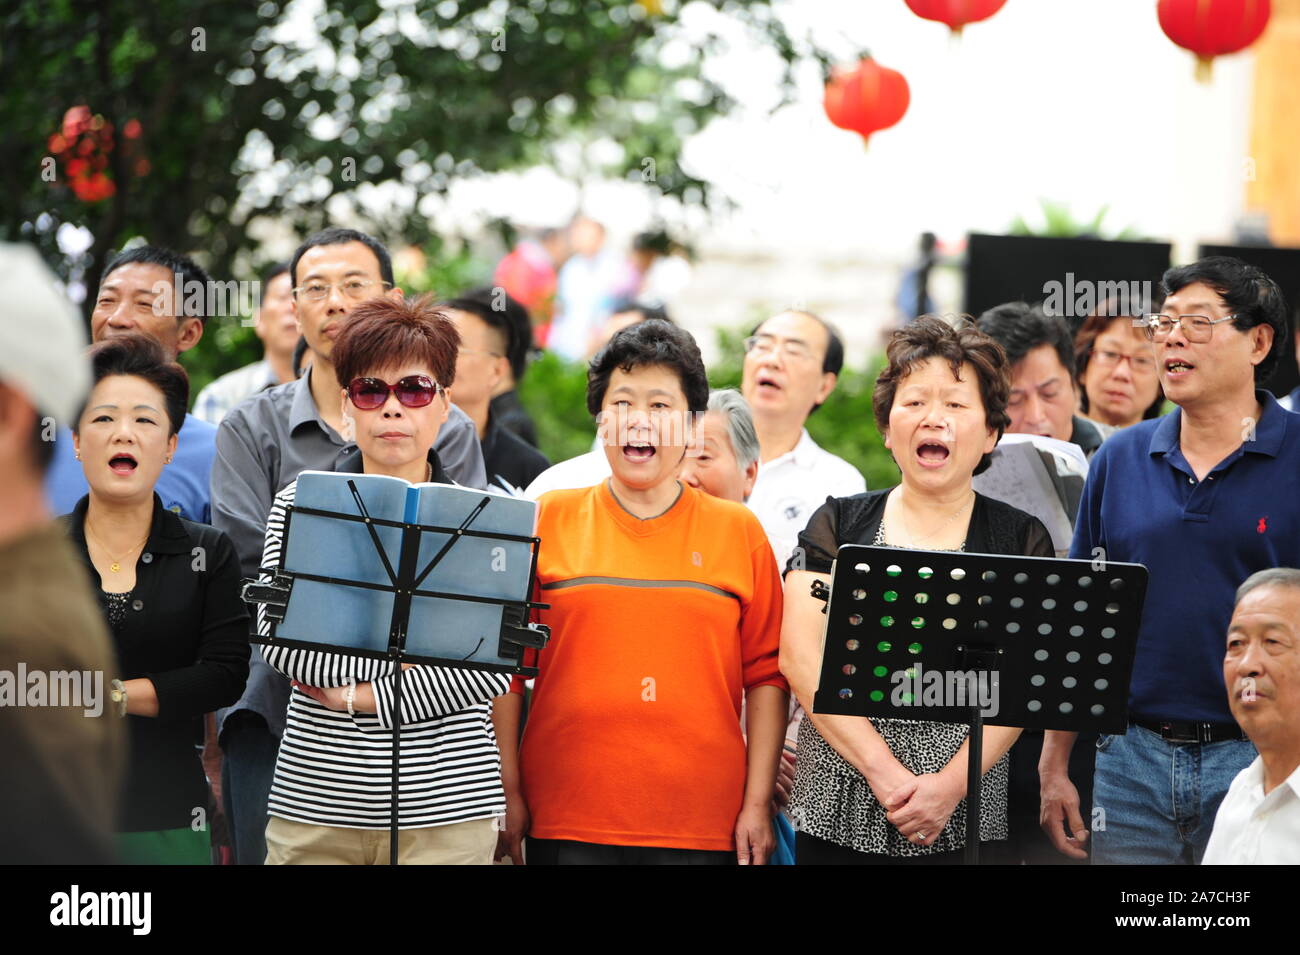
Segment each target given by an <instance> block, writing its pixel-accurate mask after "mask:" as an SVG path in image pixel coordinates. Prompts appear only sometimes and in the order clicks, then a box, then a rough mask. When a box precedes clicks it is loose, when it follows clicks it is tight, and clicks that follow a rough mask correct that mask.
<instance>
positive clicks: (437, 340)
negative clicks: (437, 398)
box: [331, 295, 460, 388]
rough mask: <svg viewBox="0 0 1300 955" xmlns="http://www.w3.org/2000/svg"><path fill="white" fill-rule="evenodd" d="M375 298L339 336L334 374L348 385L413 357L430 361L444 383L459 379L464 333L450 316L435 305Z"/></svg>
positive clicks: (358, 310)
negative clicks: (353, 380) (457, 362)
mask: <svg viewBox="0 0 1300 955" xmlns="http://www.w3.org/2000/svg"><path fill="white" fill-rule="evenodd" d="M429 302H430V298H429V296H427V295H426V296H423V297H421V298H418V299H416V300H415V301H408V300H406V299H397V300H396V301H395V300H393V299H391V298H386V297H385V298H375V299H371V300H370V301H368V302H366V303H364V304H362V305H358V306H357V307H356V308H355V309H353V310H352V314H351V315H349V316H348V319H347V321H346V322H345V323H344V325H343V328H342V330H341V331H340V332H339V334H338V338H336V339H335V341H334V352H333V354H332V356H331V357H332V358H333V361H334V373H335V374H336V375H337V376H338V379H339V385H341V386H342V387H344V388H346V387H347V386H348V383H349V382H350V381H352V379H354V378H359V377H361V376H363V375H365V374H366V373H367V372H375V371H378V370H379V369H381V368H393V367H395V366H397V365H404V364H407V363H411V362H418V363H421V364H425V365H428V366H429V369H430V370H431V371H432V372H433V377H434V379H435V380H436V381H437V383H438V384H440V385H442V386H443V387H444V388H450V387H451V385H452V382H454V381H455V380H456V355H457V353H458V352H459V350H460V333H459V332H458V331H456V326H455V325H453V324H452V322H451V320H450V319H449V318H447V316H446V315H445V314H444V313H443V312H440V311H439V310H438V309H436V308H434V307H433V306H432V305H431V304H429Z"/></svg>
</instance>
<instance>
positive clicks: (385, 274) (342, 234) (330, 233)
mask: <svg viewBox="0 0 1300 955" xmlns="http://www.w3.org/2000/svg"><path fill="white" fill-rule="evenodd" d="M348 242H360V243H361V244H362V245H364V246H365V247H366V248H367V249H369V250H370V251H371V252H373V253H375V258H376V259H378V260H379V277H380V278H381V279H383V280H384V281H385V282H387V283H388V284H389V285H390V286H393V285H396V284H397V282H396V280H395V279H394V278H393V259H392V256H390V255H389V254H388V249H386V248H385V247H384V243H382V242H380V241H379V240H378V239H375V238H372V237H371V236H368V235H366V234H365V233H364V232H358V231H357V230H356V229H322V230H321V231H320V232H317V233H314V234H313V235H309V236H307V238H305V239H303V242H302V245H300V246H298V248H297V250H295V251H294V253H293V258H292V259H290V260H289V281H290V282H291V283H292V284H293V287H294V288H297V287H298V260H299V259H301V258H302V257H303V255H304V254H306V252H307V250H308V249H314V248H315V247H316V246H318V245H344V244H346V243H348Z"/></svg>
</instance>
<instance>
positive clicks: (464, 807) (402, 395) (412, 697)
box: [257, 298, 509, 865]
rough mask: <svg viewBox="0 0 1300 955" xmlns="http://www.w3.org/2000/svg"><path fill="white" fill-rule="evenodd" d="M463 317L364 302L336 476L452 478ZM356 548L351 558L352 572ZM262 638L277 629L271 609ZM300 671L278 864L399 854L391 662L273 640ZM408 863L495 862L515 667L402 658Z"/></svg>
mask: <svg viewBox="0 0 1300 955" xmlns="http://www.w3.org/2000/svg"><path fill="white" fill-rule="evenodd" d="M459 347H460V339H459V336H458V335H457V333H456V329H455V326H453V325H452V324H451V322H450V321H448V320H447V318H446V317H445V316H444V315H443V314H442V313H441V312H438V311H436V310H435V309H433V308H431V307H430V306H429V305H428V303H427V300H425V299H421V300H419V301H417V302H406V301H403V300H397V301H394V300H391V299H386V298H384V299H374V300H372V301H369V302H366V303H365V304H364V305H361V306H359V307H358V308H356V309H355V310H354V311H353V313H352V316H351V317H350V318H349V320H348V322H347V323H346V324H345V325H344V326H343V329H342V330H341V331H340V332H339V334H338V337H337V339H336V340H335V343H334V351H333V361H334V368H335V371H336V373H337V375H338V379H339V384H340V386H341V387H342V388H343V419H344V427H345V430H346V431H347V432H350V434H349V435H348V436H350V437H351V438H352V440H354V441H355V442H356V450H355V452H354V453H353V454H352V456H351V457H348V458H345V459H344V460H343V462H342V463H341V464H340V465H339V467H338V470H339V471H344V472H354V473H364V474H386V475H389V476H392V477H398V478H402V479H404V480H406V481H410V482H411V483H412V484H418V483H422V482H427V481H433V482H437V483H442V484H451V483H453V482H452V481H451V480H450V478H448V477H447V475H446V473H445V472H444V471H443V469H442V465H441V464H440V463H439V462H438V455H437V453H436V452H435V451H434V450H433V445H434V441H435V440H436V439H437V437H438V429H439V427H441V425H442V423H443V422H444V421H446V420H447V412H448V399H447V391H446V389H447V388H448V387H449V386H450V385H451V383H452V381H453V379H454V378H455V374H456V353H457V350H458V348H459ZM296 491H297V482H296V481H295V482H293V483H292V484H289V485H288V486H287V487H285V488H284V490H282V491H281V492H280V493H279V494H277V495H276V497H275V503H274V505H273V506H272V508H271V513H270V515H269V516H268V518H267V526H266V546H265V549H264V550H263V553H262V567H263V569H264V570H265V571H266V572H267V573H268V574H269V573H270V572H272V571H273V570H274V568H275V567H276V566H277V565H278V564H279V560H280V550H281V547H282V546H283V540H284V515H285V508H287V507H288V506H289V505H290V504H292V503H293V500H294V496H295V493H296ZM350 560H351V555H348V554H340V555H339V564H340V576H347V574H346V572H345V571H346V567H347V565H348V564H349V562H350ZM257 623H258V632H259V633H262V634H266V633H267V632H268V631H269V625H268V623H267V621H266V619H265V613H264V610H263V608H259V610H258V619H257ZM262 652H263V654H264V656H265V658H266V662H267V663H269V664H270V665H271V666H272V667H274V668H275V669H277V670H279V671H280V672H281V673H283V674H285V675H286V676H287V677H289V679H290V680H291V681H292V686H293V691H292V694H291V696H290V699H289V711H288V716H287V719H286V724H285V731H284V738H283V741H282V742H281V744H280V753H279V756H278V758H277V760H276V766H275V780H274V782H273V783H272V786H271V798H270V804H269V807H268V809H269V812H270V816H271V819H270V822H269V824H268V825H267V827H266V847H267V856H266V861H267V863H268V864H341V865H374V864H379V863H384V862H386V861H387V859H388V854H389V834H388V833H389V813H390V799H391V792H392V790H391V770H392V713H393V680H394V668H393V664H392V663H391V662H389V661H386V660H373V659H367V658H362V657H355V656H349V655H346V654H339V653H327V652H319V651H308V650H290V649H287V648H284V647H274V648H272V647H265V648H263V651H262ZM403 666H404V667H405V668H406V672H405V673H404V674H403V683H402V697H403V698H402V734H401V761H402V778H401V783H400V791H399V793H398V808H399V818H400V820H401V828H402V838H401V846H400V856H399V860H400V861H401V862H402V863H403V864H458V863H459V864H485V865H486V864H490V863H491V862H492V850H493V847H494V846H495V845H496V831H495V830H494V828H493V825H492V817H494V816H499V815H501V814H502V813H504V811H505V796H504V792H503V790H502V786H501V767H500V756H499V753H498V751H497V745H496V737H495V735H494V733H493V727H492V700H493V698H494V697H496V696H499V695H501V694H504V693H505V692H506V691H507V688H508V686H509V678H508V677H506V676H504V675H501V674H493V673H484V672H480V671H475V670H460V669H455V668H450V667H434V666H412V665H410V664H404V665H403Z"/></svg>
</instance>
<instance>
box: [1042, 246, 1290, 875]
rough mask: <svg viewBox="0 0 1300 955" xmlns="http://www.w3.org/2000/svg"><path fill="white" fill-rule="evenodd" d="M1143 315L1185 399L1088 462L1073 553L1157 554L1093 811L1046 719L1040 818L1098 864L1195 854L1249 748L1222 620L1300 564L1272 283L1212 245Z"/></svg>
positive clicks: (1129, 558) (1066, 847)
mask: <svg viewBox="0 0 1300 955" xmlns="http://www.w3.org/2000/svg"><path fill="white" fill-rule="evenodd" d="M1163 286H1164V290H1165V292H1166V293H1167V298H1166V299H1165V302H1164V305H1163V307H1162V309H1161V313H1160V314H1159V315H1152V316H1148V317H1147V319H1146V321H1147V328H1148V329H1149V332H1150V335H1151V338H1152V340H1153V341H1154V342H1155V349H1156V362H1157V368H1158V369H1159V374H1160V379H1161V383H1162V385H1163V386H1164V391H1165V395H1166V397H1168V398H1169V399H1170V400H1171V401H1173V402H1174V404H1176V405H1177V406H1178V407H1177V408H1176V409H1175V410H1174V411H1173V412H1172V413H1170V414H1168V415H1165V416H1164V417H1162V418H1155V419H1152V420H1149V421H1142V422H1139V423H1138V424H1135V425H1133V426H1132V427H1130V428H1127V429H1125V430H1123V431H1120V432H1117V433H1116V434H1115V435H1113V436H1112V437H1110V438H1108V439H1107V440H1106V443H1105V444H1104V445H1103V446H1102V448H1101V450H1100V451H1099V452H1098V453H1097V456H1096V457H1095V458H1093V460H1092V465H1091V468H1090V469H1089V474H1088V481H1087V484H1086V486H1085V487H1084V493H1083V500H1082V502H1081V503H1080V506H1079V517H1078V521H1077V523H1076V528H1075V535H1074V541H1073V543H1072V545H1071V547H1070V556H1071V557H1072V558H1076V559H1080V560H1090V561H1093V562H1094V563H1098V565H1104V562H1105V561H1122V562H1133V563H1140V564H1144V565H1146V566H1147V568H1148V569H1149V570H1150V580H1149V583H1148V587H1147V595H1146V603H1145V605H1144V608H1143V614H1142V623H1141V627H1140V630H1139V632H1138V634H1137V656H1136V659H1135V661H1134V666H1133V676H1132V680H1131V682H1130V686H1129V727H1128V732H1127V733H1125V734H1122V735H1110V736H1106V735H1103V736H1101V737H1100V738H1099V739H1098V741H1097V745H1096V749H1097V754H1096V756H1097V758H1096V771H1095V775H1094V783H1093V811H1092V819H1091V820H1084V819H1082V818H1081V816H1080V813H1079V810H1078V794H1077V792H1076V791H1075V788H1074V786H1073V785H1072V784H1071V783H1070V782H1069V780H1068V778H1067V777H1066V773H1065V767H1066V764H1067V760H1068V757H1069V753H1070V750H1071V747H1072V746H1073V745H1074V737H1075V734H1073V733H1064V732H1055V731H1048V732H1047V733H1046V740H1045V742H1044V745H1043V754H1042V758H1041V759H1040V761H1039V773H1040V779H1041V806H1042V809H1041V817H1040V818H1041V822H1042V826H1043V828H1044V830H1045V831H1046V832H1047V835H1048V837H1049V838H1051V839H1052V841H1053V843H1054V844H1055V845H1056V847H1057V849H1058V850H1060V851H1061V852H1062V853H1065V854H1066V855H1070V856H1074V857H1081V856H1082V855H1083V854H1084V851H1083V845H1084V843H1085V842H1086V840H1087V839H1088V835H1089V829H1091V830H1092V833H1093V834H1092V844H1093V845H1092V859H1093V862H1094V863H1129V864H1132V863H1138V864H1186V863H1196V862H1199V861H1200V860H1201V857H1202V855H1203V854H1204V852H1205V847H1206V844H1207V842H1208V840H1209V837H1210V832H1211V829H1212V827H1213V824H1214V817H1215V813H1216V812H1217V810H1218V808H1219V803H1220V802H1221V801H1222V799H1223V797H1224V794H1225V793H1226V792H1227V791H1228V787H1229V785H1230V784H1231V782H1232V780H1233V778H1234V777H1235V776H1236V775H1237V773H1239V772H1240V771H1241V770H1242V769H1244V768H1245V767H1246V766H1247V765H1249V764H1250V763H1251V761H1252V760H1253V759H1254V758H1255V749H1254V747H1253V746H1252V745H1251V743H1250V741H1249V740H1248V739H1247V738H1246V737H1245V735H1244V734H1243V733H1242V730H1241V728H1240V727H1239V726H1238V725H1237V723H1236V721H1235V720H1234V718H1233V714H1232V711H1231V710H1230V709H1229V706H1228V701H1227V694H1226V692H1225V689H1224V682H1223V634H1224V633H1225V632H1226V631H1227V629H1228V624H1229V620H1230V618H1231V616H1232V611H1233V603H1234V599H1235V595H1236V590H1237V586H1238V584H1240V582H1241V581H1242V580H1245V579H1246V578H1247V577H1249V576H1250V575H1251V574H1253V573H1254V572H1256V571H1259V570H1264V569H1266V568H1269V567H1279V566H1281V567H1288V566H1289V567H1294V566H1298V565H1300V504H1298V503H1297V501H1296V498H1295V495H1294V493H1293V487H1294V482H1295V478H1296V475H1297V474H1300V418H1297V417H1296V416H1295V415H1292V414H1291V413H1289V412H1287V411H1285V410H1283V409H1282V408H1281V407H1280V406H1279V405H1278V403H1277V401H1276V400H1275V399H1274V398H1273V396H1272V395H1271V394H1269V393H1268V392H1267V391H1264V390H1263V389H1262V388H1259V387H1258V386H1259V383H1260V382H1262V381H1264V380H1266V379H1267V378H1268V376H1269V375H1270V374H1271V373H1272V371H1273V368H1274V366H1275V365H1276V364H1277V360H1278V357H1279V356H1280V354H1281V352H1282V349H1283V347H1285V342H1286V341H1287V339H1288V337H1289V336H1288V331H1289V330H1288V320H1287V313H1286V306H1285V304H1284V302H1283V299H1282V293H1281V291H1280V290H1279V289H1278V287H1277V284H1276V283H1275V282H1274V281H1273V280H1272V279H1270V278H1269V277H1268V276H1267V275H1265V274H1264V273H1263V272H1261V271H1260V270H1259V269H1258V268H1255V267H1254V266H1252V265H1248V264H1246V263H1245V262H1242V261H1241V260H1239V259H1234V258H1228V257H1225V256H1212V257H1209V258H1205V259H1201V260H1200V261H1199V262H1196V263H1194V264H1192V265H1186V266H1180V267H1177V268H1173V269H1170V270H1169V271H1167V272H1166V273H1165V274H1164V278H1163Z"/></svg>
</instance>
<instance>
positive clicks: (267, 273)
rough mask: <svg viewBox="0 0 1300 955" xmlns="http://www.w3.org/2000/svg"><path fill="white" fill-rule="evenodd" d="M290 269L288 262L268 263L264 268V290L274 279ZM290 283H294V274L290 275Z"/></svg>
mask: <svg viewBox="0 0 1300 955" xmlns="http://www.w3.org/2000/svg"><path fill="white" fill-rule="evenodd" d="M288 271H289V263H288V262H272V263H271V264H270V265H268V266H267V267H266V268H264V269H263V270H262V290H263V291H265V290H266V287H267V286H268V285H270V284H271V283H272V282H273V281H275V280H276V279H278V278H279V277H280V276H281V275H284V274H285V273H286V272H288ZM289 284H291V285H292V284H293V277H292V276H290V277H289Z"/></svg>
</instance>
